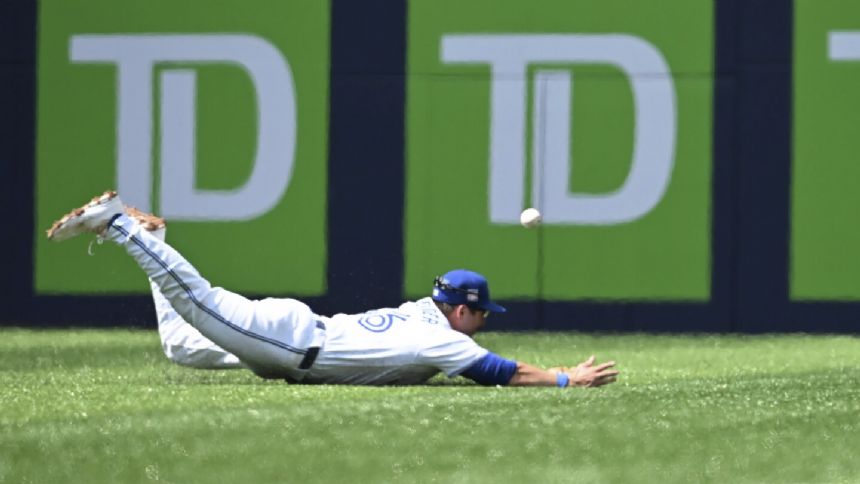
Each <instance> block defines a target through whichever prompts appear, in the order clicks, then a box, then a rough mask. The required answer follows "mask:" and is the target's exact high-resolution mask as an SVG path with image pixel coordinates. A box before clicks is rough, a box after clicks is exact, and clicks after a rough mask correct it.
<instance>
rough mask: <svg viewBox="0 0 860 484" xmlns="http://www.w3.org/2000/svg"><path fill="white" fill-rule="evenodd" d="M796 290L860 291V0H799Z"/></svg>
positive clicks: (843, 296)
mask: <svg viewBox="0 0 860 484" xmlns="http://www.w3.org/2000/svg"><path fill="white" fill-rule="evenodd" d="M795 4H796V12H797V14H796V16H795V29H794V43H795V46H796V47H795V51H794V116H793V120H794V138H793V148H794V158H793V166H792V173H793V177H792V182H793V183H792V199H791V201H792V225H791V229H792V231H791V297H792V299H796V300H857V299H860V249H858V248H860V225H858V224H857V213H858V207H860V191H858V190H857V187H856V183H855V182H856V181H857V180H860V163H858V156H860V136H858V131H860V109H858V107H860V4H858V3H857V2H852V1H849V0H831V1H827V2H815V1H811V0H797V1H796V2H795Z"/></svg>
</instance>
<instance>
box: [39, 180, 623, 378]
mask: <svg viewBox="0 0 860 484" xmlns="http://www.w3.org/2000/svg"><path fill="white" fill-rule="evenodd" d="M83 233H94V234H96V235H97V236H98V237H99V238H100V239H102V240H110V241H112V242H114V243H116V244H118V245H120V246H122V247H123V248H125V250H126V251H127V252H128V254H129V255H130V256H131V257H132V258H134V260H135V261H136V262H137V263H138V265H140V267H141V268H142V269H143V270H144V272H146V275H147V276H149V280H150V283H151V285H152V292H153V298H154V300H155V307H156V311H157V314H158V321H159V334H160V336H161V340H162V346H163V349H164V352H165V354H166V355H167V356H168V358H170V359H171V360H172V361H174V362H176V363H179V364H181V365H186V366H192V367H196V368H235V367H243V368H248V369H250V370H251V371H253V372H254V373H256V374H257V375H259V376H261V377H264V378H283V379H285V380H286V381H288V382H291V383H330V384H360V385H386V384H398V385H406V384H416V383H422V382H425V381H427V380H428V379H429V378H431V377H432V376H433V375H435V374H437V373H438V372H440V371H442V372H444V373H445V374H446V375H447V376H448V377H454V376H457V375H462V376H464V377H466V378H469V379H471V380H473V381H475V382H477V383H479V384H481V385H517V386H559V387H575V386H584V387H597V386H601V385H605V384H608V383H612V382H614V381H615V379H616V375H617V374H618V371H617V370H616V369H614V368H613V367H614V366H615V362H613V361H610V362H606V363H602V364H594V363H595V362H594V357H593V356H592V357H591V358H589V359H588V360H586V361H585V362H583V363H581V364H579V365H577V366H575V367H570V368H568V367H560V368H550V369H548V370H544V369H541V368H538V367H535V366H532V365H529V364H527V363H523V362H519V361H513V360H509V359H505V358H503V357H501V356H499V355H496V354H494V353H492V352H490V351H488V350H486V349H484V348H482V347H481V346H479V345H478V344H477V343H475V341H473V340H472V338H471V336H472V335H474V334H475V333H476V332H477V331H478V330H480V329H481V328H482V327H483V326H484V324H485V322H486V319H487V316H488V315H489V313H490V312H504V311H505V308H503V307H501V306H499V305H498V304H496V303H494V302H493V301H491V300H490V292H489V287H488V284H487V280H486V279H485V278H484V277H483V276H481V275H480V274H477V273H475V272H471V271H466V270H454V271H451V272H448V273H447V274H445V275H444V276H441V277H438V278H436V281H435V283H434V286H433V293H432V296H431V297H425V298H423V299H419V300H417V301H410V302H406V303H403V304H402V305H400V307H397V308H383V309H376V310H373V311H368V312H366V313H362V314H336V315H334V316H331V317H326V316H320V315H318V314H315V313H314V312H313V311H312V310H311V309H310V308H309V307H308V306H307V305H305V304H304V303H302V302H301V301H297V300H295V299H287V298H282V299H275V298H267V299H263V300H257V301H254V300H250V299H247V298H245V297H243V296H240V295H238V294H235V293H232V292H230V291H228V290H225V289H222V288H220V287H212V285H211V284H210V283H209V281H207V280H206V279H204V278H203V277H202V276H201V275H200V273H198V272H197V270H196V269H195V268H194V267H193V266H192V265H191V264H190V263H189V262H188V261H187V260H185V258H183V257H182V256H181V255H180V254H179V253H178V252H177V251H176V250H174V249H173V248H172V247H171V246H169V245H168V244H167V243H165V242H164V235H165V224H164V221H163V220H162V219H160V218H158V217H155V216H153V215H149V214H146V213H143V212H140V211H138V210H135V209H133V208H131V207H126V206H124V205H123V203H122V201H121V200H120V198H119V196H118V195H117V193H116V192H113V191H109V192H105V193H104V194H102V195H100V196H97V197H95V198H93V199H92V200H91V201H90V202H89V203H87V204H86V205H84V206H83V207H81V208H78V209H75V210H73V211H72V212H70V213H68V214H67V215H65V216H63V217H62V218H61V219H60V220H58V221H57V222H55V223H54V224H53V226H52V227H51V228H50V229H48V231H47V234H48V238H49V239H51V240H54V241H62V240H66V239H69V238H72V237H75V236H77V235H80V234H83Z"/></svg>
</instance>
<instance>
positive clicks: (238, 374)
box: [0, 330, 860, 483]
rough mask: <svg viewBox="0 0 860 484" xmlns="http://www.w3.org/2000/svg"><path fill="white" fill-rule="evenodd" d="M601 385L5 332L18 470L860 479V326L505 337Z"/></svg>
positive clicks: (4, 401) (13, 478)
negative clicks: (606, 377) (857, 331)
mask: <svg viewBox="0 0 860 484" xmlns="http://www.w3.org/2000/svg"><path fill="white" fill-rule="evenodd" d="M477 339H478V340H479V342H480V343H481V344H483V345H485V346H487V347H489V348H491V349H493V350H494V351H497V352H498V353H500V354H503V355H506V356H509V357H513V358H518V359H522V360H524V361H529V362H532V363H536V364H539V365H543V366H550V365H559V364H568V365H569V364H573V363H576V362H579V361H581V360H583V359H585V358H586V357H588V356H589V355H590V354H595V355H597V357H598V360H599V361H602V360H606V359H615V360H616V361H618V363H619V366H620V367H621V369H622V371H623V373H622V377H621V379H620V380H619V382H618V383H617V384H615V385H611V386H609V387H606V388H601V389H596V390H583V389H576V390H567V391H565V390H560V389H556V388H546V389H525V388H483V387H478V386H475V385H472V384H471V383H469V382H467V381H465V380H462V379H456V380H448V379H445V378H436V379H434V380H432V381H431V382H430V384H428V385H423V386H416V387H384V388H373V387H335V386H301V385H288V384H285V383H283V382H279V381H271V380H261V379H259V378H257V377H256V376H254V375H252V374H251V373H250V372H246V371H241V370H233V371H201V370H192V369H186V368H181V367H178V366H176V365H173V364H172V363H170V362H168V361H167V360H166V359H165V358H164V357H163V355H162V354H161V350H160V348H159V343H158V336H157V334H156V333H155V332H154V331H128V330H74V331H58V330H50V331H30V330H3V331H0V384H2V387H3V389H4V390H3V391H2V393H0V408H2V410H3V411H2V412H0V482H2V483H5V482H10V483H11V482H175V483H180V482H183V483H184V482H532V481H541V482H860V459H858V458H857V455H858V451H860V340H858V338H855V337H850V336H808V335H785V336H738V335H727V336H714V335H697V336H690V335H685V336H672V335H640V334H632V335H614V334H605V335H586V334H577V333H552V334H549V333H518V334H511V333H504V334H503V333H488V334H483V335H479V336H478V338H477Z"/></svg>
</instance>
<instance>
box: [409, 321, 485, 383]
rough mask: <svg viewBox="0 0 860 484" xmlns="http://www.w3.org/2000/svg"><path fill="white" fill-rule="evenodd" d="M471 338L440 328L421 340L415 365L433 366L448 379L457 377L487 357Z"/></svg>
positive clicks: (483, 350)
mask: <svg viewBox="0 0 860 484" xmlns="http://www.w3.org/2000/svg"><path fill="white" fill-rule="evenodd" d="M487 353H489V351H487V350H486V349H484V348H482V347H480V346H478V343H475V342H474V341H473V340H472V338H470V337H468V336H466V335H465V334H462V333H458V332H456V331H453V330H450V329H442V328H440V329H439V330H438V331H433V332H430V333H429V334H427V335H426V337H425V338H423V339H422V341H421V343H420V345H419V347H418V351H417V355H416V363H418V364H422V365H428V366H433V367H436V368H438V369H440V370H441V371H443V372H444V373H445V374H446V375H448V376H449V377H453V376H457V375H459V374H460V373H462V372H463V371H464V370H466V369H467V368H469V367H470V366H472V365H473V364H474V363H475V362H476V361H478V360H480V359H481V358H483V357H484V356H486V355H487Z"/></svg>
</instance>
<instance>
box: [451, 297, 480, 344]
mask: <svg viewBox="0 0 860 484" xmlns="http://www.w3.org/2000/svg"><path fill="white" fill-rule="evenodd" d="M488 315H489V311H484V310H482V309H472V308H470V307H469V306H466V305H465V304H462V305H460V306H458V307H457V310H456V311H454V314H453V316H454V317H453V318H451V321H450V322H451V328H452V329H454V330H455V331H459V332H461V333H463V334H465V335H467V336H472V335H473V334H475V333H477V332H478V331H479V330H480V329H481V328H483V327H484V325H485V324H487V316H488Z"/></svg>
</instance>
